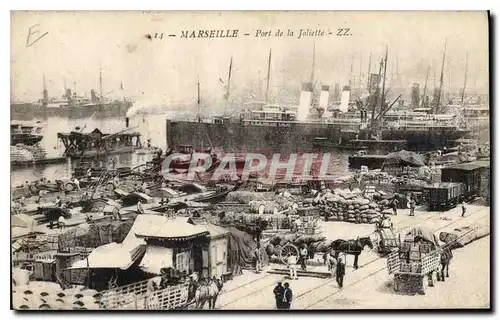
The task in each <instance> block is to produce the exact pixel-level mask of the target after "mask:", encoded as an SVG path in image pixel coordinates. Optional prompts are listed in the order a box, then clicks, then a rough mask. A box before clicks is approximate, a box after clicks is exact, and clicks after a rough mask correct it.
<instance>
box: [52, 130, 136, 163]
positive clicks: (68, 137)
mask: <svg viewBox="0 0 500 320" xmlns="http://www.w3.org/2000/svg"><path fill="white" fill-rule="evenodd" d="M131 129H132V128H131ZM77 130H78V129H77ZM127 130H129V129H125V130H122V131H119V132H116V133H113V134H104V133H102V132H101V131H100V130H99V129H94V130H93V131H92V132H90V133H83V132H81V131H82V130H78V131H71V132H70V133H61V132H60V133H58V134H57V137H58V138H59V139H60V140H61V141H62V143H63V144H64V147H65V148H66V150H65V152H64V154H65V155H66V157H70V158H94V157H97V156H99V155H109V154H120V153H130V152H133V151H134V150H136V149H139V148H141V146H142V145H141V139H140V137H141V134H140V133H138V132H131V133H126V132H125V131H127Z"/></svg>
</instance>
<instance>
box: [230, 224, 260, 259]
mask: <svg viewBox="0 0 500 320" xmlns="http://www.w3.org/2000/svg"><path fill="white" fill-rule="evenodd" d="M227 229H228V230H229V256H228V264H229V265H231V266H234V265H239V266H240V267H242V268H252V267H253V266H254V262H255V260H254V257H255V255H254V251H255V248H256V247H257V242H255V241H254V240H253V239H252V236H251V235H249V234H248V233H246V232H243V231H241V230H238V229H236V228H234V227H230V228H227ZM260 260H261V263H262V265H264V266H265V265H268V264H269V258H268V256H267V253H266V250H265V248H264V247H261V248H260Z"/></svg>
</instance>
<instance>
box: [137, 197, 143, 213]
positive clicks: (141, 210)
mask: <svg viewBox="0 0 500 320" xmlns="http://www.w3.org/2000/svg"><path fill="white" fill-rule="evenodd" d="M137 212H138V213H139V214H144V207H143V206H142V201H141V200H139V202H137Z"/></svg>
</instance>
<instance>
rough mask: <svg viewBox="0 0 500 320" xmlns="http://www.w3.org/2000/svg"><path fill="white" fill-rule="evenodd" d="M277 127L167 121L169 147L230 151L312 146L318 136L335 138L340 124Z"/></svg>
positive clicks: (291, 148)
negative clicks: (187, 145)
mask: <svg viewBox="0 0 500 320" xmlns="http://www.w3.org/2000/svg"><path fill="white" fill-rule="evenodd" d="M286 125H287V126H285V125H283V124H281V125H276V126H258V125H243V124H241V123H225V124H216V123H199V122H189V121H169V120H167V127H166V133H167V143H168V146H169V147H171V146H176V145H183V144H189V145H192V146H194V147H196V148H207V147H213V148H222V149H223V150H225V151H230V152H247V151H250V150H269V149H273V150H282V151H293V150H297V149H313V142H314V138H315V137H318V136H321V137H326V138H328V139H332V140H336V141H338V140H339V139H340V137H341V136H342V135H344V134H343V133H342V132H341V128H340V127H335V126H334V125H321V124H318V125H311V124H306V123H286Z"/></svg>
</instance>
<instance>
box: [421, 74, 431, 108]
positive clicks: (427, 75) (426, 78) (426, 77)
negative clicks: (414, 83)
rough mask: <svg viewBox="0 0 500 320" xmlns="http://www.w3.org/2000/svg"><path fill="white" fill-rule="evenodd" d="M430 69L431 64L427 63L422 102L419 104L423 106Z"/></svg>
mask: <svg viewBox="0 0 500 320" xmlns="http://www.w3.org/2000/svg"><path fill="white" fill-rule="evenodd" d="M430 69H431V66H430V65H429V66H428V67H427V74H426V76H425V85H424V95H423V96H422V102H421V104H420V105H421V106H422V107H423V106H424V103H425V99H426V96H427V80H428V79H429V71H430Z"/></svg>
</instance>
